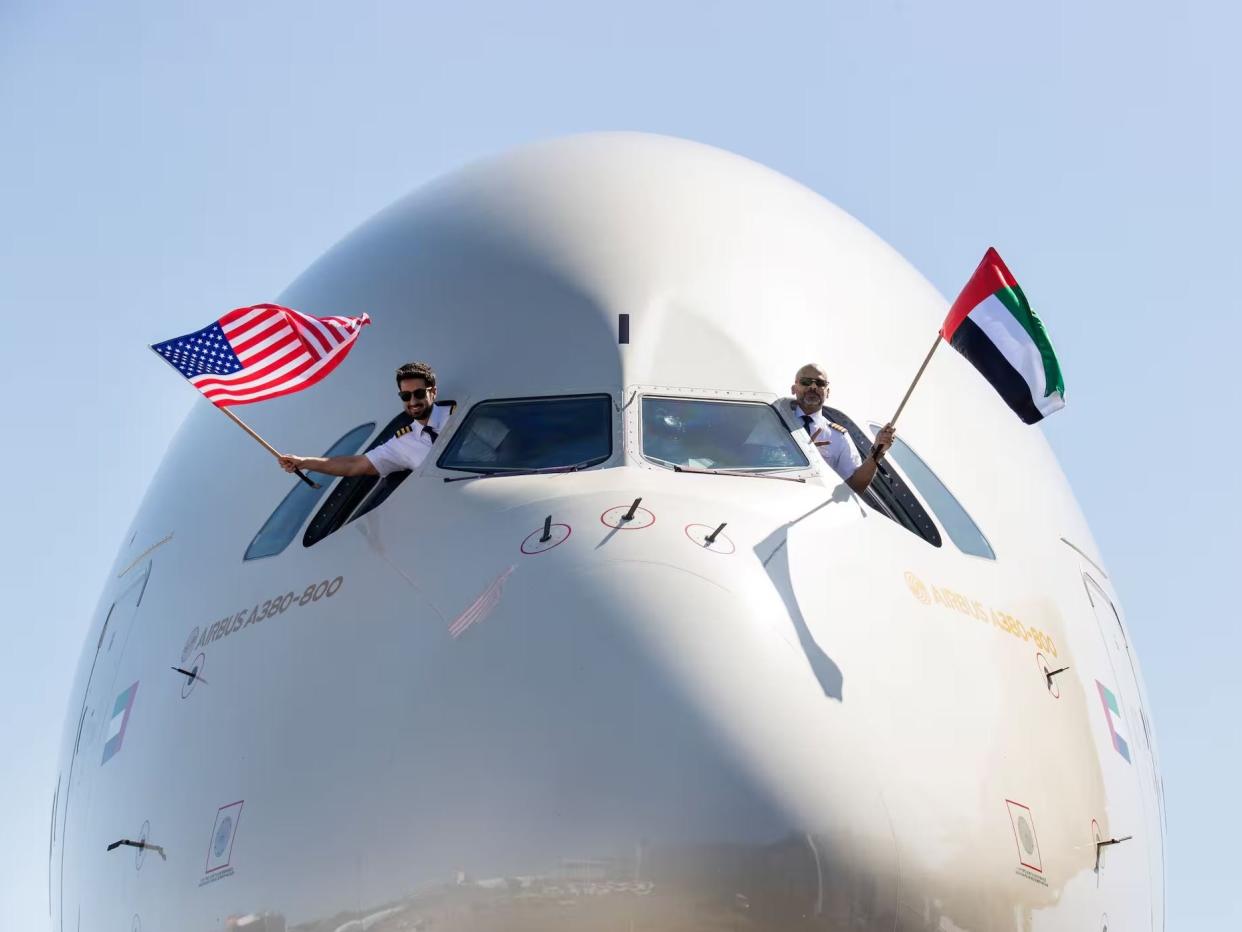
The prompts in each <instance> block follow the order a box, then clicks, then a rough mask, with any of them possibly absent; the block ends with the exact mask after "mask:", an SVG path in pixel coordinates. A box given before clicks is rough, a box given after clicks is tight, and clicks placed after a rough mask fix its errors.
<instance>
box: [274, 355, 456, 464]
mask: <svg viewBox="0 0 1242 932" xmlns="http://www.w3.org/2000/svg"><path fill="white" fill-rule="evenodd" d="M397 395H398V397H400V399H401V401H402V403H403V404H404V405H405V412H406V414H408V415H410V417H412V418H414V421H413V423H411V424H409V425H407V426H405V427H402V428H401V429H399V430H398V431H397V432H396V433H395V434H393V436H392V438H391V439H389V440H388V441H386V442H385V443H381V444H380V445H379V446H378V447H376V448H375V449H374V450H368V451H367V452H366V453H362V454H359V455H358V456H327V457H324V456H288V455H282V456H281V457H280V465H281V468H282V469H284V471H285V472H293V471H294V470H295V469H310V470H314V471H315V472H321V473H327V474H328V475H329V476H386V475H388V474H389V473H392V472H399V471H400V470H402V469H417V468H418V467H419V465H421V464H422V462H423V460H424V459H426V458H427V453H428V452H429V451H430V450H431V445H432V444H433V443H435V442H436V437H438V436H439V435H440V431H441V430H442V429H443V427H444V422H445V421H447V420H448V418H449V415H450V414H452V412H453V409H452V407H451V406H448V405H447V404H446V405H437V404H436V374H435V372H434V371H433V370H432V368H431V366H429V365H427V364H426V363H425V362H407V363H406V364H405V365H404V366H402V367H401V368H400V369H398V370H397Z"/></svg>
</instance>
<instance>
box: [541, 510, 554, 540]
mask: <svg viewBox="0 0 1242 932" xmlns="http://www.w3.org/2000/svg"><path fill="white" fill-rule="evenodd" d="M551 539H552V516H551V515H548V516H547V517H546V518H544V519H543V537H541V538H539V543H541V544H546V543H547V542H548V541H550V540H551Z"/></svg>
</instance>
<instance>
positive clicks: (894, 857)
mask: <svg viewBox="0 0 1242 932" xmlns="http://www.w3.org/2000/svg"><path fill="white" fill-rule="evenodd" d="M279 300H280V304H281V305H287V306H288V307H291V308H297V309H298V310H299V311H301V312H303V313H305V314H309V315H334V314H349V315H354V314H361V313H362V312H366V313H367V314H369V315H370V318H371V321H372V323H371V325H370V326H369V327H367V328H366V330H365V331H364V332H363V333H362V335H361V337H360V338H359V339H358V340H357V343H356V346H355V348H354V349H353V350H352V353H351V355H350V356H349V358H348V359H347V360H346V361H345V362H343V363H342V364H341V365H340V366H339V367H337V368H336V370H335V371H334V372H333V374H332V375H331V376H330V377H328V378H327V379H325V380H324V381H323V382H321V383H319V384H318V385H316V386H315V387H313V388H311V389H309V390H307V391H303V392H299V393H296V394H288V395H285V396H283V397H278V398H274V399H272V400H270V401H265V402H264V403H263V404H261V405H255V406H253V407H251V408H249V409H248V411H249V413H248V415H247V419H248V420H249V421H250V423H251V424H252V425H253V426H254V428H255V430H256V431H257V432H259V433H260V434H261V435H263V436H265V437H269V438H272V440H273V441H274V442H275V443H277V444H278V445H279V446H280V448H281V449H283V450H293V451H298V452H299V453H319V452H321V451H323V452H326V453H327V454H329V455H334V456H340V455H357V454H359V453H362V452H365V451H367V450H371V449H374V448H375V447H376V446H377V445H379V444H380V443H381V442H384V441H386V440H387V439H388V438H390V437H392V436H393V435H394V434H395V433H397V432H398V431H399V430H401V428H403V427H405V426H406V425H407V424H409V423H410V421H411V417H410V415H409V414H406V413H404V412H403V411H402V409H401V407H400V405H399V403H398V402H397V400H396V399H395V398H394V397H393V394H392V393H393V392H394V390H395V389H394V385H393V372H394V370H395V369H396V368H397V367H398V366H400V365H402V364H404V363H407V362H409V361H411V360H423V361H427V362H429V363H430V364H431V365H432V367H433V368H434V369H435V371H436V373H437V375H438V392H439V394H438V398H439V399H440V401H441V402H443V401H447V400H449V399H452V400H453V401H454V402H455V407H454V408H453V409H452V414H451V416H449V417H448V418H447V420H444V419H443V418H441V421H442V423H441V428H440V430H439V436H438V438H435V442H434V447H432V448H431V452H430V454H429V455H427V456H426V458H425V459H424V460H423V461H422V463H421V465H420V466H419V467H418V468H417V469H415V470H414V471H413V472H411V473H408V474H406V473H402V472H395V473H391V474H389V475H387V476H384V477H382V478H380V477H377V476H374V475H357V476H348V477H342V478H339V479H338V478H335V477H330V476H324V475H319V476H317V477H316V478H318V479H319V481H320V482H321V483H322V485H323V488H322V489H313V488H311V487H310V486H309V485H306V484H303V483H302V482H299V481H298V480H297V479H295V478H293V477H291V476H289V475H288V474H286V473H285V472H282V471H281V470H280V469H279V468H278V467H277V465H275V464H274V462H273V460H272V458H271V457H270V456H268V455H267V454H264V453H263V452H262V451H261V450H259V449H258V448H257V447H256V446H255V445H254V443H253V442H252V441H251V439H250V438H248V437H246V436H245V435H244V434H243V433H242V431H240V430H238V429H237V428H236V426H235V425H233V424H230V423H228V422H227V421H226V419H225V418H223V417H221V416H220V413H219V412H217V411H215V410H213V405H211V404H206V403H202V402H199V403H198V404H197V405H196V406H195V409H194V410H193V412H192V413H191V414H190V415H189V417H188V418H187V420H186V422H185V424H184V426H183V427H182V428H181V430H180V431H179V432H178V434H177V435H176V437H175V438H174V440H173V441H172V444H171V446H170V448H169V450H168V453H167V456H166V458H165V460H164V462H163V464H162V465H161V466H160V468H159V470H158V473H157V475H156V477H155V479H154V481H153V482H152V485H151V488H150V490H149V492H148V494H147V496H146V498H145V500H144V502H143V504H142V506H141V508H140V510H139V512H138V515H137V517H136V518H135V520H134V523H133V526H132V528H131V529H130V533H128V534H127V537H126V541H125V545H124V546H123V547H122V548H121V551H120V553H119V555H118V556H117V560H116V564H115V566H114V568H113V569H112V571H111V573H110V574H109V576H108V583H107V586H106V587H105V590H104V592H103V594H102V597H101V600H100V603H99V608H98V610H97V612H96V613H95V616H94V617H93V618H92V620H91V623H90V632H89V635H88V639H87V642H86V645H85V648H84V652H83V655H82V660H81V664H80V667H79V670H78V674H77V678H76V681H75V685H74V692H73V695H72V697H71V699H70V705H69V710H68V714H67V721H66V728H65V737H64V744H63V758H62V764H61V768H60V773H59V781H58V784H57V787H56V790H55V796H54V800H53V803H52V815H51V822H52V827H51V846H50V853H49V876H50V883H49V899H50V912H51V916H52V927H53V928H54V929H55V930H56V932H93V930H130V932H139V930H142V932H164V930H177V932H183V930H185V932H215V930H221V929H246V930H250V932H256V930H275V929H280V930H300V932H312V930H313V932H362V930H372V932H392V930H412V929H418V930H437V932H475V930H478V932H483V930H488V932H536V930H538V932H556V930H583V932H591V930H609V932H611V930H616V932H632V930H635V932H636V930H644V932H683V930H684V932H690V930H707V929H730V930H756V932H758V930H800V929H805V930H834V932H835V930H846V929H849V930H881V929H882V930H887V932H891V930H899V932H927V930H933V929H934V930H1024V932H1044V930H1064V932H1069V930H1073V932H1083V930H1096V929H1105V928H1107V929H1111V930H1148V929H1153V930H1161V929H1163V927H1164V919H1163V915H1164V906H1163V895H1164V894H1163V890H1164V879H1163V871H1164V868H1163V840H1162V839H1163V832H1164V824H1163V811H1162V808H1163V806H1162V794H1161V790H1160V779H1159V775H1158V770H1157V762H1156V753H1155V747H1154V744H1153V738H1152V733H1151V729H1150V726H1149V724H1148V718H1147V714H1146V713H1145V711H1144V705H1145V699H1144V692H1143V687H1142V683H1141V680H1140V676H1139V671H1138V666H1137V663H1136V661H1135V657H1134V653H1133V648H1132V646H1131V645H1130V644H1129V641H1128V636H1127V633H1126V627H1125V624H1124V622H1123V620H1122V617H1121V613H1120V610H1119V608H1118V607H1117V606H1118V600H1117V595H1116V593H1115V592H1114V590H1113V587H1112V584H1111V582H1110V580H1109V577H1108V575H1107V573H1105V571H1104V570H1103V569H1102V568H1101V567H1102V563H1103V561H1102V559H1101V558H1100V556H1099V553H1098V551H1097V548H1096V546H1095V543H1094V541H1093V539H1092V536H1091V532H1090V530H1089V529H1088V526H1087V523H1086V521H1085V520H1084V518H1083V515H1082V514H1081V512H1080V510H1079V507H1078V505H1077V503H1076V502H1075V499H1074V496H1073V495H1072V493H1071V491H1070V488H1069V486H1068V484H1067V483H1066V481H1065V478H1064V476H1063V474H1062V472H1061V470H1060V468H1059V466H1058V464H1057V462H1056V459H1055V458H1054V456H1053V455H1052V453H1051V451H1050V449H1049V446H1048V444H1047V443H1046V441H1045V440H1044V438H1043V436H1042V434H1041V432H1040V431H1039V429H1038V428H1032V427H1029V426H1027V425H1025V424H1023V423H1022V422H1021V421H1020V420H1019V419H1018V418H1015V417H1014V415H1013V412H1011V411H1010V410H1009V409H1008V408H1007V407H1006V405H1005V403H1004V401H1003V400H1002V399H1001V398H1000V397H998V395H997V394H996V393H995V392H994V391H992V390H991V389H990V388H989V387H988V385H987V383H986V382H985V381H984V380H983V379H981V378H980V374H979V372H977V371H976V370H975V368H972V366H971V365H970V364H969V363H968V362H967V361H966V360H964V359H963V358H962V357H961V356H959V355H958V354H956V353H950V352H947V351H946V352H945V353H942V354H941V356H939V357H937V358H936V359H935V360H934V362H933V364H932V365H930V366H929V367H928V368H927V371H926V374H925V376H924V377H923V379H922V382H921V383H920V385H919V388H918V391H917V392H916V393H915V395H914V396H913V398H912V400H911V401H910V403H909V406H908V408H907V409H906V411H905V413H904V414H903V415H902V419H901V423H900V425H899V431H900V435H899V438H898V440H897V441H896V442H895V444H894V445H893V446H892V448H891V450H890V452H889V455H888V456H887V457H886V458H885V459H884V460H883V462H882V463H881V465H880V467H879V469H878V471H877V475H876V477H875V479H874V481H873V482H872V483H871V486H870V488H868V489H865V490H864V491H863V493H862V494H859V493H856V492H855V491H853V490H852V488H851V487H850V486H849V485H848V484H846V483H844V482H842V481H841V479H840V478H839V476H838V475H837V474H836V473H834V472H833V471H832V470H831V469H829V468H828V467H827V464H826V463H825V461H824V459H823V458H822V457H821V455H820V451H819V450H818V448H817V447H816V445H815V442H814V441H813V439H812V438H811V437H810V436H809V435H808V432H807V431H806V430H804V429H802V426H801V425H800V424H797V423H796V422H795V423H794V425H793V427H792V428H791V426H790V424H789V423H788V421H787V420H786V419H783V418H782V417H781V411H780V406H781V405H782V404H785V405H786V406H787V402H785V401H783V399H782V396H786V395H787V393H788V390H789V385H790V382H791V380H792V377H793V376H794V374H795V373H796V372H798V370H799V369H800V367H802V366H803V365H804V364H806V363H808V362H817V363H820V364H821V365H822V367H823V368H824V369H825V370H826V371H827V372H828V373H830V374H831V389H830V390H831V401H830V404H831V405H832V407H831V408H830V409H825V410H826V412H827V414H828V417H829V418H831V420H833V421H834V422H836V423H838V424H840V425H842V426H844V427H845V429H846V430H847V431H848V434H849V435H850V436H851V437H852V439H853V441H854V443H855V444H856V445H857V446H858V448H859V449H860V450H861V452H862V454H863V455H864V456H865V455H866V454H867V451H868V449H870V446H871V442H872V438H874V437H875V435H876V432H877V431H878V430H879V427H880V425H882V424H883V423H884V422H885V421H886V420H887V417H888V415H889V413H890V411H891V409H892V407H893V406H894V404H895V402H896V401H897V398H898V396H899V395H900V393H901V390H902V389H903V388H904V386H905V385H906V384H907V383H908V382H909V379H910V375H911V372H912V370H913V369H914V368H915V367H916V366H917V365H918V362H919V360H920V359H922V358H923V353H924V352H925V350H926V348H927V343H928V340H929V338H931V337H933V336H935V331H936V327H937V326H939V325H940V321H941V320H942V319H943V318H944V315H945V310H946V303H945V301H944V299H943V298H942V297H941V296H940V295H939V294H938V293H937V292H936V291H935V290H934V289H933V288H932V287H931V286H930V285H929V284H928V282H927V281H926V280H924V279H923V278H922V277H921V276H920V275H919V274H918V273H917V272H916V271H915V270H914V269H913V268H912V267H911V266H910V265H908V264H907V263H906V262H905V261H904V260H903V259H902V258H901V257H900V256H899V255H898V254H897V253H895V252H894V251H893V250H892V249H891V248H889V247H888V246H887V245H886V244H885V243H883V242H882V241H880V240H879V239H878V238H877V237H876V236H875V235H873V234H872V233H870V232H869V231H868V230H867V229H865V228H864V227H863V226H862V225H861V224H859V223H858V222H857V221H855V220H854V219H852V218H851V217H849V216H848V215H847V214H845V213H844V212H842V211H841V210H839V209H837V208H836V207H834V206H833V205H831V204H829V203H828V202H826V201H825V200H823V199H822V198H820V197H819V196H817V195H816V194H814V193H813V192H811V191H809V190H807V189H805V188H803V187H801V186H799V185H798V184H796V183H794V182H792V181H790V180H788V179H787V178H784V177H782V176H780V175H778V174H776V173H774V172H772V171H769V170H767V169H765V168H763V167H761V166H758V165H756V164H754V163H752V162H749V161H747V160H745V159H742V158H739V157H737V156H734V155H731V154H728V153H725V152H721V151H718V150H714V149H711V148H708V147H705V146H702V145H698V144H694V143H688V142H683V141H679V140H672V139H667V138H661V137H656V136H648V135H641V134H600V135H587V136H581V137H572V138H569V139H566V140H560V141H554V142H550V143H543V144H537V145H533V146H529V147H526V148H522V149H519V150H517V151H515V152H512V153H509V154H507V155H504V156H501V157H498V158H495V159H492V160H489V161H485V162H482V163H480V164H477V165H474V166H470V167H467V168H465V169H463V170H461V171H459V172H456V173H454V174H452V175H450V176H448V177H446V178H444V179H442V180H439V181H437V182H434V183H432V184H430V185H428V186H427V187H425V188H423V189H421V190H420V191H418V192H416V193H414V194H413V195H411V196H410V197H409V198H407V199H405V200H402V201H400V202H398V203H397V204H395V205H394V206H392V207H391V208H389V209H387V210H385V211H383V212H382V213H380V214H379V215H378V216H376V217H374V218H373V219H372V220H370V221H369V222H367V223H366V224H364V225H363V226H362V227H361V228H359V229H358V230H356V231H355V232H354V233H352V234H351V235H349V236H348V237H346V238H345V239H344V240H343V241H342V242H341V243H340V244H338V245H337V246H336V247H334V248H333V249H332V250H331V251H329V252H328V253H327V254H326V255H325V256H324V257H323V258H322V259H320V260H319V261H318V262H316V263H315V264H314V265H313V266H311V267H310V269H309V270H308V271H307V272H306V273H304V274H303V275H302V276H301V277H300V278H299V279H297V281H296V282H294V284H293V285H292V286H291V287H290V288H289V289H288V290H287V291H286V292H285V293H284V294H283V295H281V297H280V299H279ZM445 413H447V410H446V411H445ZM394 414H397V417H395V418H394V417H393V415H394ZM843 436H844V435H842V437H843ZM402 480H404V481H402Z"/></svg>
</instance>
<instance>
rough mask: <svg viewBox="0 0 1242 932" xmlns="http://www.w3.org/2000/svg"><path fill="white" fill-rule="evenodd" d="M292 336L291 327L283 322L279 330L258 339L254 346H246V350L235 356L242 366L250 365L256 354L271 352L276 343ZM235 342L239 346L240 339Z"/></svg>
mask: <svg viewBox="0 0 1242 932" xmlns="http://www.w3.org/2000/svg"><path fill="white" fill-rule="evenodd" d="M293 336H294V333H293V328H292V327H290V326H289V325H288V324H285V325H284V326H282V327H281V328H280V329H279V330H277V331H276V332H275V333H273V334H272V335H271V336H269V337H267V338H266V339H264V340H260V341H259V342H258V343H256V344H255V345H254V346H251V347H249V348H247V349H246V350H244V351H243V352H240V353H238V354H237V358H238V360H239V361H240V362H241V364H242V365H243V366H249V365H252V364H253V363H252V362H251V360H253V359H255V358H256V357H258V356H261V355H262V354H264V353H268V352H272V351H273V350H274V347H275V345H276V344H278V343H282V342H284V341H287V340H289V339H290V338H291V337H293ZM237 343H238V345H239V346H240V345H241V341H240V340H239V341H237Z"/></svg>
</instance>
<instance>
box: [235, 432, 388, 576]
mask: <svg viewBox="0 0 1242 932" xmlns="http://www.w3.org/2000/svg"><path fill="white" fill-rule="evenodd" d="M374 429H375V423H374V422H371V423H368V424H362V425H360V426H358V427H355V428H354V429H353V430H351V431H350V432H349V433H347V434H346V435H345V436H344V437H342V438H341V439H340V440H338V441H337V442H336V443H334V444H332V446H330V447H328V449H327V451H326V452H325V453H324V456H325V457H327V456H350V455H352V454H354V453H357V452H358V449H359V448H360V447H361V446H362V444H363V442H364V441H365V440H366V439H367V437H369V436H371V431H373V430H374ZM311 475H312V476H313V477H314V479H315V481H316V482H319V483H320V484H321V485H322V484H326V483H328V482H330V481H331V480H332V477H331V476H325V475H322V474H320V473H311ZM323 491H324V490H323V489H321V488H320V489H312V488H311V487H310V486H309V485H307V484H306V483H304V482H295V483H294V485H293V489H292V490H291V491H290V492H289V494H288V495H286V496H285V497H284V499H283V500H282V501H281V503H280V504H279V505H277V506H276V510H275V511H273V512H272V513H271V515H270V516H269V517H268V519H267V520H266V521H265V522H263V527H261V528H259V533H258V534H256V535H255V536H254V540H252V541H251V542H250V546H249V547H247V548H246V554H245V556H243V557H242V560H257V559H259V558H260V557H274V556H275V555H276V554H278V553H280V552H281V551H283V550H284V549H285V548H286V547H288V546H289V543H290V541H292V540H293V538H294V537H296V536H297V533H298V530H299V529H300V528H301V527H302V522H303V521H305V520H306V516H307V515H309V514H310V513H311V510H312V509H313V508H314V507H315V503H316V502H318V501H319V499H320V498H321V497H322V496H323Z"/></svg>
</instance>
